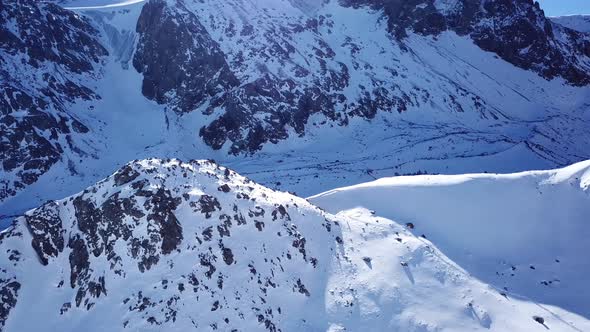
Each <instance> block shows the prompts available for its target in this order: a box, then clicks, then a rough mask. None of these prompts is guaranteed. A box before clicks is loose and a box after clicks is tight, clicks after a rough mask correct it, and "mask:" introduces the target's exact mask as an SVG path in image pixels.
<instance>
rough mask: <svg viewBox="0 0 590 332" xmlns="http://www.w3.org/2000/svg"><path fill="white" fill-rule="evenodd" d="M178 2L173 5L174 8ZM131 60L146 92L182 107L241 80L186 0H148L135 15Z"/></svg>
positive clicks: (183, 109)
mask: <svg viewBox="0 0 590 332" xmlns="http://www.w3.org/2000/svg"><path fill="white" fill-rule="evenodd" d="M172 8H174V10H172ZM137 33H138V34H139V35H140V39H139V43H138V45H139V46H138V48H137V50H136V52H135V56H134V58H133V65H134V67H135V68H136V69H137V71H139V72H140V73H142V74H143V86H142V92H143V94H144V95H145V96H146V97H147V98H149V99H153V100H155V101H157V102H158V103H161V104H165V103H168V104H170V105H171V106H172V107H173V108H174V110H176V111H179V112H190V111H193V110H194V109H196V108H197V107H198V106H199V105H201V104H203V103H204V102H206V101H208V99H209V98H212V97H214V96H215V95H217V94H219V93H222V92H224V91H225V90H227V89H230V88H232V87H234V86H236V85H238V83H239V82H238V81H237V80H236V78H235V77H234V76H233V73H232V72H231V71H230V70H229V67H228V65H227V63H226V62H225V57H224V56H223V53H222V52H221V51H220V50H219V46H218V45H217V43H216V42H215V41H213V40H212V39H211V37H210V36H209V34H208V33H207V30H205V27H203V26H202V25H201V24H200V23H199V20H198V18H197V17H196V16H195V14H193V13H192V12H190V11H188V10H187V9H186V8H185V7H184V5H183V3H182V2H178V3H176V4H175V6H174V7H170V6H167V4H166V2H165V1H163V0H156V1H150V2H148V3H147V4H146V5H145V6H144V7H143V9H142V11H141V15H140V16H139V20H138V21H137Z"/></svg>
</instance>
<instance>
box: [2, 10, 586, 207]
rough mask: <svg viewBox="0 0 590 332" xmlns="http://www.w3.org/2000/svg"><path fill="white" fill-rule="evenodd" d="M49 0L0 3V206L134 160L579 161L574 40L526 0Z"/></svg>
mask: <svg viewBox="0 0 590 332" xmlns="http://www.w3.org/2000/svg"><path fill="white" fill-rule="evenodd" d="M53 3H57V5H56V4H51V3H44V2H38V1H33V0H22V1H5V2H3V3H2V4H0V34H1V35H2V38H1V39H0V55H1V56H0V64H1V67H0V70H1V72H2V76H1V79H0V84H2V90H3V92H4V94H3V96H4V98H1V99H0V103H2V105H1V111H2V113H1V118H0V133H1V136H2V141H1V144H2V145H1V146H2V149H1V151H0V159H1V161H2V163H1V165H2V166H1V168H0V215H12V214H18V213H22V212H23V211H25V210H26V209H29V208H32V207H34V206H36V205H39V204H41V203H42V202H43V201H45V200H47V199H58V198H62V197H65V196H68V195H71V194H73V193H75V192H77V191H79V190H81V189H82V188H85V187H87V186H90V185H92V184H93V183H95V182H96V181H98V180H99V179H101V178H103V177H105V176H107V175H108V174H111V173H112V172H113V171H114V170H115V169H117V168H118V167H120V166H122V165H124V164H125V163H126V162H128V160H131V159H143V158H147V157H161V158H168V157H181V158H184V159H200V158H214V159H215V160H217V161H219V162H221V163H223V164H224V165H229V166H231V167H232V168H234V169H237V170H238V171H240V172H241V173H243V174H246V175H248V176H250V177H252V178H253V179H255V180H257V181H259V182H261V183H264V184H266V185H268V186H272V187H275V188H281V189H283V190H290V191H294V192H297V193H299V194H303V195H309V194H316V193H318V192H321V191H324V190H328V189H330V188H334V187H338V186H343V185H350V184H354V183H359V182H363V181H369V180H371V179H374V178H377V177H383V176H393V175H395V174H413V173H423V172H428V173H462V172H483V171H493V172H514V171H522V170H526V169H548V168H554V167H561V166H565V165H568V164H571V163H574V162H577V161H580V160H584V159H588V158H590V151H589V150H588V148H587V147H588V146H589V144H590V135H588V133H589V130H588V128H589V120H590V118H589V117H590V115H589V113H588V110H589V109H590V106H589V105H590V103H589V100H590V88H589V87H588V82H589V77H590V70H589V63H590V58H589V55H590V47H589V45H590V41H589V40H590V37H589V35H588V34H585V33H582V32H578V31H574V30H571V29H568V28H565V27H563V26H562V25H559V24H555V23H552V22H551V21H549V20H547V19H546V18H545V17H544V15H543V12H542V11H541V10H540V9H539V8H538V6H537V5H536V4H535V3H534V2H533V1H531V0H518V1H503V0H493V1H492V0H485V1H483V0H481V1H473V0H469V1H467V0H453V1H451V0H448V1H447V0H444V1H443V0H437V1H433V0H421V1H418V0H412V1H388V2H384V1H356V0H355V1H352V0H340V1H339V0H329V1H307V0H297V1H296V0H272V1H270V0H255V1H245V0H228V1H209V0H199V1H196V0H169V1H164V0H150V1H120V2H116V1H115V0H92V1H81V0H80V1H78V0H66V1H53ZM60 6H65V7H68V8H71V9H69V10H68V9H63V8H62V7H60Z"/></svg>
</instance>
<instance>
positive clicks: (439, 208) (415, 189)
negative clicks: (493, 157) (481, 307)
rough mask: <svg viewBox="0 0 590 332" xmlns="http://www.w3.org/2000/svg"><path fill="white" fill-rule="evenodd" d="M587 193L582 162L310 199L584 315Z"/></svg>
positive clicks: (399, 181) (412, 180)
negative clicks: (406, 227) (379, 219)
mask: <svg viewBox="0 0 590 332" xmlns="http://www.w3.org/2000/svg"><path fill="white" fill-rule="evenodd" d="M589 186H590V161H586V162H581V163H578V164H575V165H572V166H570V167H567V168H563V169H560V170H555V171H534V172H525V173H518V174H509V175H497V174H470V175H452V176H444V175H437V176H431V175H424V176H412V177H396V178H384V179H380V180H377V181H374V182H370V183H365V184H361V185H357V186H352V187H347V188H341V189H336V190H332V191H328V192H326V193H323V194H319V195H317V196H313V197H310V198H309V200H310V201H311V202H312V203H314V204H317V205H318V206H321V207H322V208H325V209H326V210H328V211H330V212H332V213H338V212H339V211H346V210H349V209H352V208H358V207H362V208H366V209H371V210H374V211H375V213H376V214H377V215H379V216H383V217H387V218H390V219H392V220H395V221H397V222H398V223H400V224H407V223H409V224H411V225H412V226H413V227H415V228H413V233H414V234H416V235H418V236H420V235H423V236H424V237H427V238H428V239H429V240H430V241H432V242H433V243H434V244H436V245H437V247H439V248H440V249H441V250H442V251H443V252H444V253H445V254H446V255H448V256H449V257H450V258H451V259H452V260H454V261H455V262H457V263H458V264H459V265H461V266H462V267H463V268H465V269H467V270H468V271H469V272H470V273H472V274H473V275H474V276H476V277H478V278H480V279H481V280H483V281H485V282H488V283H491V284H494V285H496V286H497V287H499V288H503V289H505V290H507V291H512V292H514V293H516V294H520V295H523V296H526V297H529V298H531V299H534V300H536V301H540V302H544V303H553V304H556V305H560V306H562V307H564V308H568V309H570V310H573V311H576V312H578V313H580V314H583V315H585V316H588V315H589V314H590V301H588V299H589V298H590V292H589V291H588V288H587V287H586V285H587V283H588V281H590V276H588V272H590V261H589V260H587V259H584V258H582V256H583V255H584V254H583V253H587V252H589V251H590V242H589V241H588V238H589V237H590V191H589V190H588V188H589ZM581 255H582V256H581Z"/></svg>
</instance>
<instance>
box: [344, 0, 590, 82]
mask: <svg viewBox="0 0 590 332" xmlns="http://www.w3.org/2000/svg"><path fill="white" fill-rule="evenodd" d="M344 3H346V4H348V5H352V6H357V7H358V6H361V5H368V6H372V7H373V8H378V9H382V10H383V11H384V13H385V15H386V17H387V20H388V25H389V29H390V31H391V32H392V33H393V34H394V35H395V36H396V37H397V38H398V39H400V40H401V39H403V38H404V37H406V36H407V33H408V31H413V32H416V33H419V34H422V35H438V34H440V33H441V32H443V31H447V30H452V31H454V32H456V33H457V34H459V35H468V36H469V37H471V38H472V39H473V41H474V42H475V44H476V45H478V46H479V47H481V48H482V49H483V50H485V51H489V52H494V53H496V54H497V55H498V56H500V57H501V58H502V59H504V60H506V61H508V62H510V63H512V64H514V65H515V66H518V67H521V68H524V69H528V70H534V71H536V72H538V73H539V74H540V75H542V76H543V77H546V78H548V79H552V78H555V77H563V78H565V79H566V80H567V81H568V82H569V83H571V84H574V85H582V86H583V85H588V84H590V73H589V68H590V62H589V61H588V58H589V57H590V37H588V36H585V35H582V34H580V33H578V32H576V31H572V30H570V29H563V28H562V27H559V26H555V25H554V24H552V23H551V21H550V20H549V19H547V18H545V15H544V13H543V11H542V10H541V8H540V7H539V3H538V2H536V1H533V0H516V1H514V0H495V1H488V0H480V1H474V0H428V1H424V0H411V1H406V0H395V1H373V0H368V1H366V0H344Z"/></svg>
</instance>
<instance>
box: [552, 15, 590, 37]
mask: <svg viewBox="0 0 590 332" xmlns="http://www.w3.org/2000/svg"><path fill="white" fill-rule="evenodd" d="M550 19H551V21H553V22H555V23H558V24H561V25H563V26H564V27H567V28H570V29H572V30H576V31H580V32H586V33H588V32H590V15H570V16H557V17H551V18H550Z"/></svg>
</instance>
